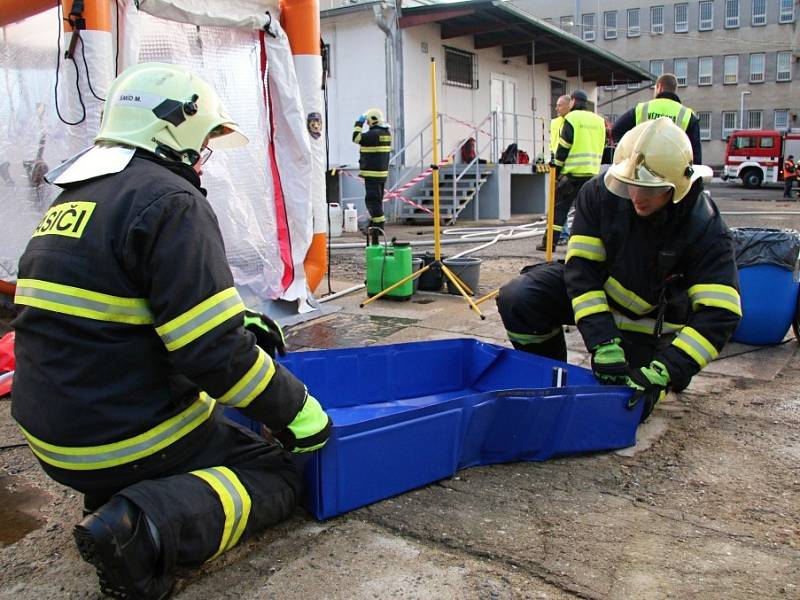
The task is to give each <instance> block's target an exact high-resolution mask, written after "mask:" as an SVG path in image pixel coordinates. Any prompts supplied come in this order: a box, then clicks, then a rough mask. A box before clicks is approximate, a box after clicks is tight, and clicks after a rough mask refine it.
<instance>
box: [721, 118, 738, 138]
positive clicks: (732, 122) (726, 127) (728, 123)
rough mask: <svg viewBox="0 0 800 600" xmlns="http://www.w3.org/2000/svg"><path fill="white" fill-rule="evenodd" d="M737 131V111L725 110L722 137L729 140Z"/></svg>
mask: <svg viewBox="0 0 800 600" xmlns="http://www.w3.org/2000/svg"><path fill="white" fill-rule="evenodd" d="M734 131H736V113H735V112H734V111H725V112H723V113H722V139H723V140H727V139H728V138H729V137H730V135H731V134H732V133H733V132H734Z"/></svg>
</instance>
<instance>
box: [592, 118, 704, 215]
mask: <svg viewBox="0 0 800 600" xmlns="http://www.w3.org/2000/svg"><path fill="white" fill-rule="evenodd" d="M708 171H710V170H709V169H708V167H704V166H703V165H697V166H695V165H692V145H691V143H690V142H689V138H688V137H687V135H686V133H685V132H684V131H683V129H681V128H680V127H678V126H677V125H675V123H673V122H672V120H671V119H670V118H668V117H660V118H658V119H654V120H651V121H645V122H644V123H642V124H641V125H637V126H636V127H634V128H633V129H631V130H630V131H628V133H626V134H625V135H624V136H622V139H621V140H620V142H619V144H618V145H617V149H616V151H615V152H614V164H613V165H612V166H611V167H609V169H608V171H606V174H605V178H604V179H605V184H606V187H607V188H608V189H609V190H610V191H611V192H612V193H614V194H616V195H617V196H622V197H623V198H630V194H629V193H628V186H629V185H634V186H639V187H649V188H671V189H672V201H673V202H680V201H681V200H683V199H684V197H686V194H688V193H689V189H690V188H691V187H692V184H693V183H694V182H695V181H697V180H698V179H700V178H706V177H708V178H710V177H709V176H710V173H709V172H708Z"/></svg>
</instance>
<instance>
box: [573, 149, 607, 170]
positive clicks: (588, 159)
mask: <svg viewBox="0 0 800 600" xmlns="http://www.w3.org/2000/svg"><path fill="white" fill-rule="evenodd" d="M602 160H603V155H602V154H595V153H594V152H577V153H576V152H570V153H569V154H568V155H567V160H565V161H564V165H565V166H566V167H568V168H571V167H591V168H592V169H595V168H596V169H599V168H600V162H601V161H602Z"/></svg>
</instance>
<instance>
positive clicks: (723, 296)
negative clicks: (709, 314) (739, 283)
mask: <svg viewBox="0 0 800 600" xmlns="http://www.w3.org/2000/svg"><path fill="white" fill-rule="evenodd" d="M689 300H690V301H691V303H692V310H697V307H698V306H700V305H703V306H713V307H716V308H723V309H725V310H729V311H731V312H732V313H734V314H736V315H739V316H740V317H741V316H742V301H741V298H740V296H739V292H737V291H736V289H735V288H732V287H731V286H729V285H721V284H716V283H699V284H697V285H693V286H692V287H690V288H689Z"/></svg>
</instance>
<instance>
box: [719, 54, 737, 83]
mask: <svg viewBox="0 0 800 600" xmlns="http://www.w3.org/2000/svg"><path fill="white" fill-rule="evenodd" d="M724 65H725V66H724V71H723V77H722V83H723V84H725V85H729V84H732V83H738V81H739V55H738V54H729V55H728V56H726V57H725V63H724Z"/></svg>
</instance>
